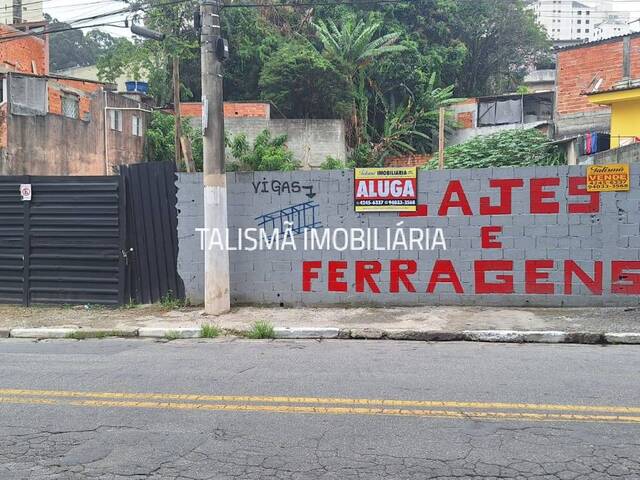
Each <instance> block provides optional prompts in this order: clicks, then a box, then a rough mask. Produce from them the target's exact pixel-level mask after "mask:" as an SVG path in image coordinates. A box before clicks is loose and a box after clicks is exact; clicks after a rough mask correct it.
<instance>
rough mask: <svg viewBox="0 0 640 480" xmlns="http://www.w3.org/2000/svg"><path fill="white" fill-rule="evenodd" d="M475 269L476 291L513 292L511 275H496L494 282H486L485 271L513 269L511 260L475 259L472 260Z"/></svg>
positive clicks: (479, 292)
mask: <svg viewBox="0 0 640 480" xmlns="http://www.w3.org/2000/svg"><path fill="white" fill-rule="evenodd" d="M473 269H474V271H475V283H476V293H477V294H482V293H503V294H504V293H513V292H514V289H513V275H504V274H498V275H496V280H497V281H496V282H487V280H486V274H487V272H503V271H508V272H511V271H513V261H511V260H476V261H475V262H473Z"/></svg>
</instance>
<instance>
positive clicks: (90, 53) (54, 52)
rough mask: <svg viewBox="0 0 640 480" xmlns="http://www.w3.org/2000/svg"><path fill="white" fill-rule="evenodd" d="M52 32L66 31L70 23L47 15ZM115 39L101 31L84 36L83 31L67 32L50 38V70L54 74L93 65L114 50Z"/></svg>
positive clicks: (93, 31)
mask: <svg viewBox="0 0 640 480" xmlns="http://www.w3.org/2000/svg"><path fill="white" fill-rule="evenodd" d="M45 19H46V20H47V21H48V22H49V27H48V28H49V29H50V30H53V31H55V30H64V29H67V28H69V26H70V25H69V24H68V23H64V22H59V21H58V20H56V19H55V18H52V17H51V16H49V15H47V14H45ZM113 44H114V38H113V37H112V36H111V35H109V34H108V33H105V32H102V31H100V30H91V31H89V32H87V33H86V34H84V33H83V32H82V30H65V31H61V32H59V33H55V34H53V33H52V34H51V35H50V36H49V68H50V69H51V71H52V72H56V71H59V70H65V69H67V68H72V67H84V66H87V65H93V64H95V63H96V60H97V59H98V58H99V57H100V56H101V55H104V54H105V53H107V52H109V51H110V50H111V49H112V48H113Z"/></svg>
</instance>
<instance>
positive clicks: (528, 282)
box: [524, 260, 555, 295]
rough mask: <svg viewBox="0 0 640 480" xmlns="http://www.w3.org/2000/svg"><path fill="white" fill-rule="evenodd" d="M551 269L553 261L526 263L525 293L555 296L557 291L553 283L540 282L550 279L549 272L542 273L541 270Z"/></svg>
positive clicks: (528, 261)
mask: <svg viewBox="0 0 640 480" xmlns="http://www.w3.org/2000/svg"><path fill="white" fill-rule="evenodd" d="M550 268H551V269H552V268H553V260H527V261H526V262H524V291H525V293H530V294H541V295H553V292H554V291H555V288H554V285H553V283H541V282H540V280H548V279H549V272H541V271H540V270H541V269H550Z"/></svg>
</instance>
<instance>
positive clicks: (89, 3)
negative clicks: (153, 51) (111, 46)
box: [43, 0, 640, 37]
mask: <svg viewBox="0 0 640 480" xmlns="http://www.w3.org/2000/svg"><path fill="white" fill-rule="evenodd" d="M336 1H337V0H336ZM461 1H473V0H461ZM591 1H592V2H595V1H597V0H591ZM612 1H613V4H614V8H615V9H616V10H621V11H625V10H628V11H629V12H630V13H631V16H632V17H634V18H640V0H612ZM125 6H126V4H125V3H124V2H123V1H118V0H84V1H83V0H43V8H44V11H45V12H46V13H48V14H49V15H51V16H52V17H54V18H57V19H58V20H61V21H65V22H70V21H73V20H76V19H79V18H85V17H89V16H92V15H98V14H101V13H107V12H112V11H115V10H118V9H120V8H124V7H125ZM124 18H125V15H118V16H113V17H108V18H106V19H101V20H95V21H93V22H92V23H103V22H105V21H112V20H113V21H116V20H119V21H120V24H121V25H122V22H123V21H124ZM89 24H90V23H87V25H89ZM101 29H103V30H106V31H108V32H109V33H110V34H112V35H114V36H127V37H128V36H130V33H129V32H128V30H126V29H124V28H114V27H101Z"/></svg>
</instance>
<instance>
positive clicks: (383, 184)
mask: <svg viewBox="0 0 640 480" xmlns="http://www.w3.org/2000/svg"><path fill="white" fill-rule="evenodd" d="M417 205H418V174H417V169H416V167H406V168H405V167H393V168H356V170H355V176H354V206H355V210H356V212H415V211H416V208H417Z"/></svg>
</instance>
